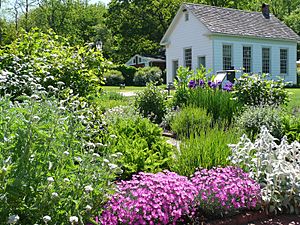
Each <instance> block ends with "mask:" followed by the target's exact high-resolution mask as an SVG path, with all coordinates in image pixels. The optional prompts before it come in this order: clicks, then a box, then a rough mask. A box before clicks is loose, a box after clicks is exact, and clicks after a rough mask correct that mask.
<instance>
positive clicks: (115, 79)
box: [104, 70, 125, 86]
mask: <svg viewBox="0 0 300 225" xmlns="http://www.w3.org/2000/svg"><path fill="white" fill-rule="evenodd" d="M104 79H105V84H106V85H108V86H119V85H120V84H123V83H124V81H125V78H124V77H123V75H122V73H121V72H120V71H118V70H109V71H107V72H106V73H104Z"/></svg>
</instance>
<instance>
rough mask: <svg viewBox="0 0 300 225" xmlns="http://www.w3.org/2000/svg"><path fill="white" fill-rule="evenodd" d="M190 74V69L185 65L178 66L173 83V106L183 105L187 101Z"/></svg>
mask: <svg viewBox="0 0 300 225" xmlns="http://www.w3.org/2000/svg"><path fill="white" fill-rule="evenodd" d="M191 75H192V71H190V69H189V68H186V67H182V66H181V67H179V68H178V70H177V77H176V78H177V79H175V81H174V84H175V88H176V92H175V94H174V97H173V106H174V107H177V106H179V107H181V106H183V105H185V104H186V103H187V101H188V95H189V92H188V90H189V89H188V87H187V83H188V80H189V77H190V76H191Z"/></svg>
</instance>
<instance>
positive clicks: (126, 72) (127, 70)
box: [114, 64, 138, 86]
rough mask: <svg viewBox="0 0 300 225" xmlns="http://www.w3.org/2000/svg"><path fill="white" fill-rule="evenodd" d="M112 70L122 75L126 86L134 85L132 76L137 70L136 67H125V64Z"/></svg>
mask: <svg viewBox="0 0 300 225" xmlns="http://www.w3.org/2000/svg"><path fill="white" fill-rule="evenodd" d="M114 69H115V70H118V71H120V72H121V73H122V75H123V77H124V78H125V84H126V85H127V86H131V85H133V84H134V83H133V78H134V74H135V73H136V71H137V70H138V69H137V68H136V67H134V66H126V65H125V64H121V65H118V66H116V67H114Z"/></svg>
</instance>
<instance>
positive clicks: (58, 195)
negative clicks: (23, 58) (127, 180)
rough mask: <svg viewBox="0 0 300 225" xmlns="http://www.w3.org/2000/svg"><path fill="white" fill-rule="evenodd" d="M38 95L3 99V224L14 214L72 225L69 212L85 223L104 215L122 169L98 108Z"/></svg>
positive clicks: (0, 131)
mask: <svg viewBox="0 0 300 225" xmlns="http://www.w3.org/2000/svg"><path fill="white" fill-rule="evenodd" d="M37 98H38V97H37V96H36V95H35V96H32V97H31V99H29V100H24V101H23V102H22V103H12V102H10V101H9V100H8V99H3V98H0V168H1V171H0V178H1V179H0V196H1V201H0V224H7V221H8V218H9V216H11V215H18V216H19V218H20V221H19V222H18V224H44V221H43V217H44V216H50V217H51V218H52V219H51V221H50V222H49V223H48V224H50V223H51V224H52V223H53V224H62V225H66V224H70V222H69V217H70V216H77V217H78V218H79V224H86V223H88V221H91V220H93V218H95V217H94V216H95V215H100V214H101V210H102V206H103V204H104V203H105V202H106V200H107V195H108V194H109V193H111V192H112V189H113V186H112V182H113V181H114V180H115V177H116V176H115V174H114V173H115V172H118V173H119V172H121V169H120V168H119V167H118V166H117V165H116V164H114V161H115V160H116V158H114V156H110V155H108V154H104V153H103V152H104V147H103V144H102V143H101V142H98V141H99V140H100V139H102V134H101V131H100V126H101V122H99V120H98V119H99V117H98V116H97V114H95V113H96V112H97V111H92V110H91V109H90V108H86V106H87V105H86V103H84V102H80V101H78V100H74V101H73V100H71V99H69V100H64V101H61V102H58V101H57V100H55V99H51V100H50V99H46V100H41V99H39V100H36V99H37ZM91 141H93V142H91ZM118 156H120V154H118ZM104 157H105V158H106V160H104Z"/></svg>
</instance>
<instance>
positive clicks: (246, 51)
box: [243, 46, 252, 73]
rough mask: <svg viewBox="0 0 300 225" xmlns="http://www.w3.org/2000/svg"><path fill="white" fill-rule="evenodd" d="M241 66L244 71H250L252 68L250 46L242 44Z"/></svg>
mask: <svg viewBox="0 0 300 225" xmlns="http://www.w3.org/2000/svg"><path fill="white" fill-rule="evenodd" d="M243 68H244V72H245V73H251V68H252V48H251V46H243Z"/></svg>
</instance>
